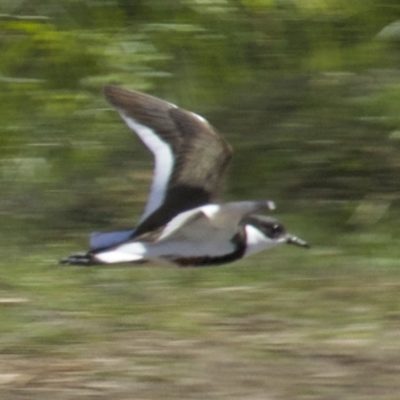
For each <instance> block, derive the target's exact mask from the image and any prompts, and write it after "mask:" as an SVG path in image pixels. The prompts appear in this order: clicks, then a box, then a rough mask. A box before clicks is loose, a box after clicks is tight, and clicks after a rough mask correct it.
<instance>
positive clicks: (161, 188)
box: [104, 86, 232, 237]
mask: <svg viewBox="0 0 400 400" xmlns="http://www.w3.org/2000/svg"><path fill="white" fill-rule="evenodd" d="M104 94H105V96H106V98H107V100H108V101H109V102H110V103H111V104H112V105H113V106H114V107H115V108H116V109H117V111H118V112H119V114H120V115H121V117H122V118H123V120H124V121H125V123H126V124H127V125H128V127H129V128H130V129H132V130H133V131H135V132H136V133H137V135H138V136H139V138H140V139H141V141H142V142H143V143H144V144H145V145H146V147H147V148H148V149H149V150H150V151H151V152H152V153H153V155H154V160H155V166H154V177H153V182H152V185H151V190H150V195H149V198H148V201H147V205H146V208H145V211H144V213H143V215H142V217H141V219H140V221H139V225H138V227H137V228H136V230H135V231H134V233H133V235H132V237H137V236H139V235H141V234H143V233H146V232H149V231H152V230H154V229H157V228H159V227H161V226H163V225H165V224H166V223H168V222H169V221H170V220H171V219H172V218H174V217H175V216H176V215H178V214H179V213H181V212H183V211H186V210H189V209H192V208H195V207H199V206H201V205H204V204H207V203H209V202H211V201H212V200H213V198H214V196H215V194H216V192H217V189H218V186H219V182H220V180H221V177H222V175H223V173H224V170H225V169H226V166H227V165H228V162H229V160H230V158H231V154H232V150H231V148H230V146H229V144H228V143H227V142H226V141H225V140H224V139H223V138H222V137H221V136H220V135H219V134H218V133H217V132H216V131H215V130H214V129H213V127H212V126H211V125H210V124H209V123H208V122H207V121H206V120H205V119H204V118H202V117H201V116H199V115H196V114H194V113H192V112H189V111H186V110H183V109H181V108H179V107H177V106H175V105H174V104H171V103H168V102H166V101H164V100H161V99H158V98H155V97H152V96H149V95H146V94H143V93H139V92H133V91H129V90H126V89H122V88H119V87H116V86H106V87H105V88H104Z"/></svg>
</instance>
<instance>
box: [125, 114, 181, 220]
mask: <svg viewBox="0 0 400 400" xmlns="http://www.w3.org/2000/svg"><path fill="white" fill-rule="evenodd" d="M118 112H119V114H120V115H121V117H122V119H123V120H124V121H125V123H126V124H127V125H128V127H129V128H130V129H132V130H133V131H135V132H136V133H137V135H138V136H139V137H140V139H141V140H142V142H143V143H144V144H145V145H146V147H147V148H148V149H149V150H150V151H151V152H152V153H153V155H154V177H153V183H152V185H151V190H150V195H149V199H148V200H147V204H146V208H145V211H144V213H143V215H142V217H141V218H140V221H139V223H140V222H142V221H144V220H145V219H146V218H147V217H148V216H149V215H150V214H152V213H153V212H154V211H155V210H156V209H157V208H158V207H160V205H161V204H162V203H163V201H164V197H165V193H166V189H167V185H168V181H169V178H170V176H171V173H172V170H173V167H174V155H173V153H172V149H171V147H170V145H169V144H168V143H166V142H164V141H163V140H162V139H160V137H159V136H158V135H157V133H156V132H154V130H152V129H151V128H149V127H148V126H145V125H142V124H139V123H138V122H136V121H135V120H134V119H132V118H130V117H128V116H127V115H126V114H125V113H124V112H123V111H121V110H118Z"/></svg>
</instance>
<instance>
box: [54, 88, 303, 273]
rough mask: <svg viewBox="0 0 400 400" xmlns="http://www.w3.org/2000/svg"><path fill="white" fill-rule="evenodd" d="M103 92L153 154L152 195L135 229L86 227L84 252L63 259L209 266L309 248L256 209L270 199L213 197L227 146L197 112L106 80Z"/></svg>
mask: <svg viewBox="0 0 400 400" xmlns="http://www.w3.org/2000/svg"><path fill="white" fill-rule="evenodd" d="M104 95H105V97H106V99H107V100H108V101H109V102H110V104H111V105H112V106H113V107H115V109H116V110H117V112H118V113H119V114H120V116H121V117H122V119H123V120H124V121H125V123H126V125H127V126H128V127H129V128H130V129H131V130H133V131H134V132H136V134H137V135H138V136H139V138H140V140H141V141H142V142H143V143H144V145H145V146H146V147H147V148H148V149H149V150H150V151H151V152H152V153H153V156H154V163H155V165H154V176H153V181H152V185H151V189H150V194H149V198H148V201H147V204H146V207H145V209H144V213H143V215H142V216H141V218H140V220H139V222H138V224H137V226H136V228H134V229H131V230H124V231H115V232H108V233H92V234H91V237H90V249H89V251H88V252H87V253H84V254H75V255H71V256H69V257H67V258H64V259H62V260H61V261H60V262H61V263H62V264H70V265H93V264H115V263H131V264H141V263H146V262H148V261H155V262H163V261H164V262H168V263H172V264H176V265H179V266H207V265H218V264H225V263H228V262H232V261H235V260H238V259H240V258H243V257H247V256H250V255H252V254H254V253H258V252H260V251H263V250H267V249H270V248H272V247H275V246H278V245H281V244H285V243H287V244H294V245H297V246H300V247H306V248H307V247H309V246H308V244H307V243H306V242H305V241H303V240H301V239H300V238H298V237H296V236H294V235H292V234H290V233H287V232H286V230H285V227H284V226H283V224H282V223H280V222H279V221H278V220H276V219H275V218H272V217H270V216H266V215H262V214H257V213H258V212H261V211H266V210H273V209H274V208H275V205H274V203H273V202H272V201H270V200H263V201H239V202H231V203H225V204H219V203H215V197H216V194H217V191H218V188H219V186H220V182H221V178H222V176H223V173H224V171H225V170H226V167H227V165H228V163H229V161H230V159H231V156H232V149H231V147H230V145H229V144H228V143H227V142H226V140H225V139H224V138H223V137H222V136H221V135H219V134H218V133H217V131H216V130H215V129H214V128H213V127H212V126H211V125H210V124H209V123H208V122H207V121H206V120H205V119H204V118H203V117H201V116H200V115H197V114H195V113H193V112H190V111H187V110H184V109H182V108H180V107H178V106H176V105H174V104H172V103H169V102H167V101H164V100H161V99H158V98H156V97H153V96H149V95H147V94H143V93H140V92H135V91H130V90H127V89H123V88H120V87H117V86H106V87H105V88H104Z"/></svg>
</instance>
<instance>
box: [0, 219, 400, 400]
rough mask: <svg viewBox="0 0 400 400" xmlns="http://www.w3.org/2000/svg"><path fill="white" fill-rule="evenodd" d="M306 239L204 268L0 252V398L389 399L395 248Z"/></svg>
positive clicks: (399, 358) (370, 237) (394, 367)
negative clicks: (77, 261)
mask: <svg viewBox="0 0 400 400" xmlns="http://www.w3.org/2000/svg"><path fill="white" fill-rule="evenodd" d="M307 229H308V234H309V237H308V239H309V240H310V242H312V243H313V244H314V247H313V248H312V249H311V250H310V251H302V250H301V249H298V248H291V247H289V246H288V247H287V248H283V247H282V248H278V249H275V250H273V251H270V252H267V253H263V254H260V255H258V256H255V257H252V258H250V259H248V260H243V261H241V262H237V263H235V264H231V265H227V266H223V267H218V268H200V269H179V268H173V267H172V268H169V267H157V266H154V267H138V268H129V267H121V266H110V267H98V268H77V267H62V266H58V265H57V263H56V262H55V260H57V259H58V258H59V257H61V256H63V255H65V254H68V253H69V252H70V251H74V250H75V249H73V248H71V245H70V244H62V243H58V244H52V245H47V246H46V247H44V248H43V247H42V248H40V249H39V248H34V247H31V248H30V249H28V250H29V251H25V252H24V254H21V253H19V254H18V252H17V250H18V248H17V247H14V248H10V249H9V250H8V251H7V252H5V251H4V254H3V257H2V262H1V264H0V274H1V275H0V396H1V398H2V399H5V400H10V399H12V400H14V399H22V398H29V399H34V400H35V399H42V398H44V397H46V396H47V397H51V398H54V399H71V398H79V399H94V398H95V399H108V398H113V399H165V398H182V399H199V398H207V399H214V398H216V399H232V398H233V399H235V398H237V399H327V400H330V399H342V398H346V399H376V398H379V399H393V400H394V399H397V398H398V393H399V390H400V383H399V380H398V374H399V372H400V370H399V365H400V334H399V332H400V329H399V328H400V296H399V293H400V268H399V267H398V255H399V250H398V249H399V241H398V240H397V241H396V240H394V239H393V238H390V240H387V239H388V234H387V232H385V230H384V229H382V232H380V231H379V229H377V230H375V232H374V233H372V232H369V233H363V234H356V233H347V234H345V233H342V234H340V235H339V234H337V233H335V235H334V236H333V239H332V237H329V235H327V234H326V233H325V234H322V233H321V232H319V231H318V228H317V227H314V228H313V227H311V228H309V227H307ZM328 239H329V240H328ZM7 253H8V254H7ZM15 253H17V254H16V255H15Z"/></svg>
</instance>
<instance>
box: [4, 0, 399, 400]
mask: <svg viewBox="0 0 400 400" xmlns="http://www.w3.org/2000/svg"><path fill="white" fill-rule="evenodd" d="M399 63H400V3H399V2H398V1H397V0H362V1H361V0H358V1H356V0H355V1H342V0H312V1H310V0H275V1H274V0H147V1H145V0H131V1H129V0H36V1H35V0H29V1H26V0H2V1H1V3H0V188H1V191H0V224H1V230H0V239H1V242H0V244H1V245H0V397H1V398H2V399H6V400H9V399H13V400H14V399H22V398H29V399H36V398H37V399H43V398H53V399H72V398H74V399H76V398H79V399H109V398H113V399H136V398H143V399H144V398H146V399H165V398H183V399H190V398H193V399H198V398H204V399H213V398H218V399H225V398H226V399H235V398H237V399H327V400H331V399H343V398H346V399H377V398H379V399H398V394H399V393H400V381H399V379H398V375H399V372H400V371H399V365H400V300H399V293H400V268H399V254H400V250H399V244H400V235H399V234H400V227H399V222H398V221H399V218H400V191H399V175H400V69H399V65H400V64H399ZM110 83H111V84H119V85H122V86H124V87H127V88H132V89H136V90H141V91H145V92H147V93H150V94H153V95H156V96H158V97H161V98H164V99H166V100H169V101H172V102H174V103H176V104H179V105H180V106H182V107H184V108H187V109H189V110H193V111H195V112H197V113H199V114H201V115H203V116H204V117H206V118H207V119H208V120H209V121H210V122H211V123H212V124H213V125H214V126H216V127H217V128H218V129H219V131H220V132H222V134H223V135H224V136H225V137H226V138H227V139H228V141H229V142H230V143H231V144H232V145H233V147H234V149H235V154H234V158H233V161H232V164H231V166H230V169H229V171H228V176H227V179H226V182H225V191H224V194H223V200H225V201H227V200H240V199H260V198H271V199H273V200H275V201H276V203H277V205H278V209H277V210H276V212H275V213H274V215H275V216H277V217H278V218H279V219H280V220H282V221H283V222H284V223H285V224H286V225H287V226H288V228H289V230H290V231H292V232H293V233H295V234H297V235H299V236H300V237H302V238H304V239H305V240H307V241H308V242H309V243H310V244H311V245H312V249H311V250H310V251H307V252H306V251H302V250H300V249H297V248H296V249H292V248H290V249H289V248H278V249H275V250H272V251H270V252H266V253H263V254H260V255H258V256H256V257H253V258H249V259H247V260H243V261H240V262H237V263H235V264H232V265H227V266H223V267H218V268H209V269H179V268H165V267H157V266H154V267H139V268H129V267H118V266H111V267H99V268H88V269H85V268H83V269H82V268H81V269H80V268H75V267H71V268H65V267H60V266H58V265H57V259H59V258H61V257H63V256H66V255H68V254H69V253H70V252H73V251H76V250H84V249H86V246H87V235H88V233H89V232H90V231H92V230H103V231H106V230H112V229H115V228H124V227H131V226H132V225H133V224H134V222H135V221H136V220H137V218H138V216H139V215H140V213H141V211H142V208H143V206H144V203H145V201H146V198H147V190H148V185H149V181H150V179H151V176H152V159H151V156H150V155H149V154H148V151H147V150H145V149H144V148H143V147H142V145H141V144H140V143H139V141H138V139H137V138H136V137H135V135H134V134H132V133H131V132H129V130H128V129H127V128H126V127H125V125H124V124H123V122H122V121H121V120H120V118H119V117H118V115H117V114H116V112H115V111H114V110H113V109H112V108H111V107H110V106H109V105H108V103H107V102H106V101H105V100H104V98H103V96H102V92H101V91H102V87H103V85H104V84H110Z"/></svg>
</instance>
